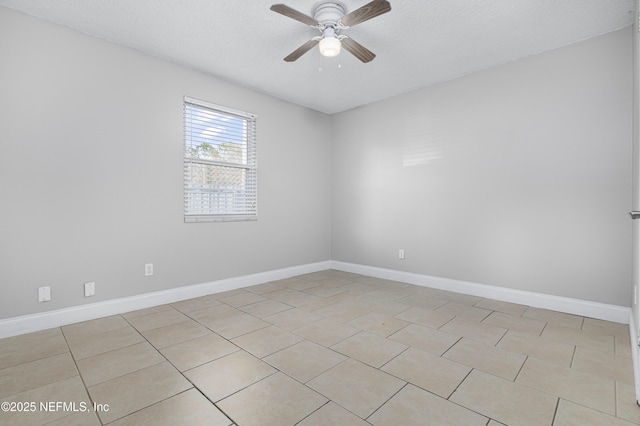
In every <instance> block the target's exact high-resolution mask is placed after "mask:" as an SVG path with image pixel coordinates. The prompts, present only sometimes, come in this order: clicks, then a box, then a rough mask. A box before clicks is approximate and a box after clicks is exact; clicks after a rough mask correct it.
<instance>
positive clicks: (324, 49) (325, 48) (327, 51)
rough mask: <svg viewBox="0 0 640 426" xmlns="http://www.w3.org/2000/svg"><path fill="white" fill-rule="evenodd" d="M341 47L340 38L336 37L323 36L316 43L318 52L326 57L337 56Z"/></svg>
mask: <svg viewBox="0 0 640 426" xmlns="http://www.w3.org/2000/svg"><path fill="white" fill-rule="evenodd" d="M341 47H342V43H340V40H338V39H337V38H336V37H324V38H323V39H322V40H320V43H319V44H318V48H319V49H320V54H321V55H322V56H326V57H328V58H331V57H333V56H338V55H339V54H340V48H341Z"/></svg>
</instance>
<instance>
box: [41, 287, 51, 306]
mask: <svg viewBox="0 0 640 426" xmlns="http://www.w3.org/2000/svg"><path fill="white" fill-rule="evenodd" d="M49 300H51V286H46V287H38V302H48V301H49Z"/></svg>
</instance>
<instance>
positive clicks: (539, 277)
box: [332, 28, 633, 306]
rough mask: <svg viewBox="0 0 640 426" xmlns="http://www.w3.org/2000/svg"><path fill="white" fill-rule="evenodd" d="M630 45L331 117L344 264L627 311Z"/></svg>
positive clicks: (567, 52) (623, 34) (577, 52)
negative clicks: (400, 254)
mask: <svg viewBox="0 0 640 426" xmlns="http://www.w3.org/2000/svg"><path fill="white" fill-rule="evenodd" d="M630 31H631V29H629V28H627V29H624V30H620V31H616V32H613V33H610V34H607V35H604V36H601V37H597V38H594V39H591V40H588V41H585V42H582V43H579V44H575V45H571V46H568V47H564V48H561V49H557V50H554V51H550V52H547V53H544V54H541V55H538V56H535V57H530V58H526V59H522V60H519V61H516V62H513V63H509V64H505V65H502V66H499V67H495V68H492V69H488V70H485V71H482V72H478V73H474V74H471V75H468V76H465V77H463V78H459V79H456V80H452V81H449V82H445V83H443V84H439V85H436V86H433V87H430V88H426V89H423V90H418V91H415V92H412V93H408V94H405V95H402V96H398V97H395V98H392V99H388V100H385V101H381V102H378V103H375V104H371V105H368V106H364V107H360V108H357V109H354V110H351V111H347V112H344V113H341V114H338V115H334V116H333V117H332V127H333V136H332V143H333V153H332V158H333V162H332V170H333V171H332V179H333V180H332V200H333V202H332V206H333V207H332V258H333V259H334V260H339V261H345V262H353V263H358V264H364V265H372V266H379V267H384V268H393V269H397V270H402V271H408V272H415V273H421V274H427V275H432V276H438V277H446V278H452V279H459V280H465V281H471V282H476V283H482V284H489V285H494V286H500V287H507V288H513V289H520V290H528V291H534V292H539V293H545V294H550V295H558V296H566V297H572V298H577V299H584V300H591V301H597V302H602V303H611V304H617V305H622V306H630V305H631V303H630V299H631V271H632V267H631V221H630V220H629V218H628V216H627V211H629V210H630V207H631V175H632V172H631V145H632V144H631V141H632V127H633V126H632V114H631V105H632V36H631V32H630ZM434 60H437V58H434ZM398 249H404V250H405V251H406V259H405V260H399V259H398Z"/></svg>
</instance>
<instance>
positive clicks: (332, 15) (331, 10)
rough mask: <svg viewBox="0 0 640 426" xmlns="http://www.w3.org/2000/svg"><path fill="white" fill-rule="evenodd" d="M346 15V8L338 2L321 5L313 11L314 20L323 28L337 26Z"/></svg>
mask: <svg viewBox="0 0 640 426" xmlns="http://www.w3.org/2000/svg"><path fill="white" fill-rule="evenodd" d="M344 15H345V9H344V6H342V5H341V4H340V3H336V2H331V1H330V2H324V3H320V4H319V5H318V6H316V8H315V9H314V10H313V19H315V20H316V21H318V22H320V24H322V26H335V25H336V23H337V22H338V20H339V19H340V18H342V17H343V16H344Z"/></svg>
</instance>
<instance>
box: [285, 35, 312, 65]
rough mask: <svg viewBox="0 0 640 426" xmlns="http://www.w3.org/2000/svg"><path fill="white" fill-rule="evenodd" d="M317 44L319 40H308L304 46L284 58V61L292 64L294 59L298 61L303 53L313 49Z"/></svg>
mask: <svg viewBox="0 0 640 426" xmlns="http://www.w3.org/2000/svg"><path fill="white" fill-rule="evenodd" d="M318 43H319V40H309V41H308V42H306V43H305V44H303V45H302V46H300V47H298V48H297V49H296V50H294V51H293V52H291V53H290V54H289V56H287V57H286V58H284V60H285V61H286V62H293V61H295V60H296V59H298V58H299V57H300V56H302V55H304V54H305V53H307V52H308V51H310V50H311V49H313V48H314V47H315V46H316V45H317V44H318Z"/></svg>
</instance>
